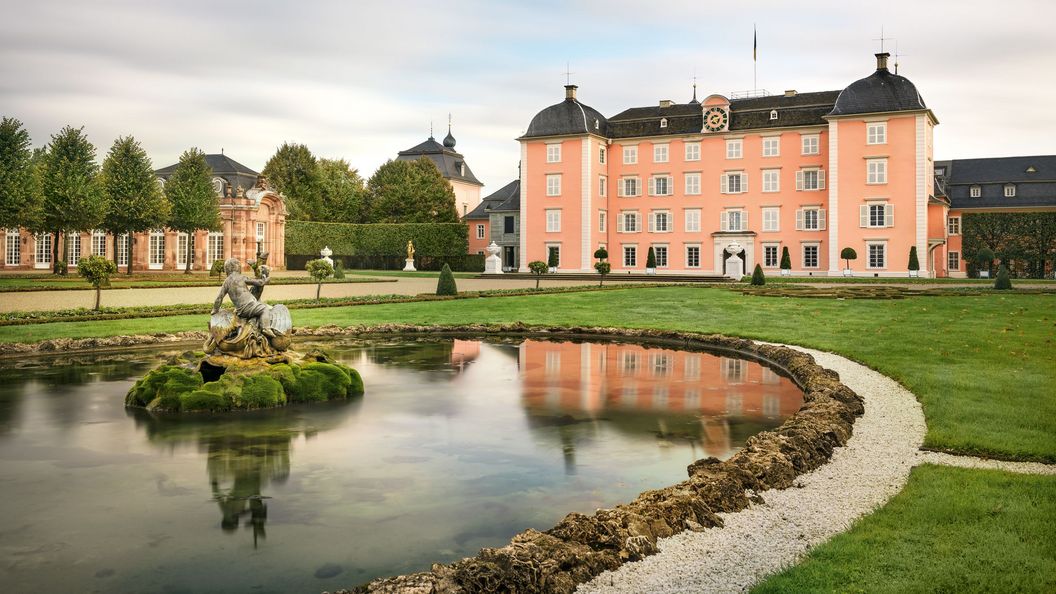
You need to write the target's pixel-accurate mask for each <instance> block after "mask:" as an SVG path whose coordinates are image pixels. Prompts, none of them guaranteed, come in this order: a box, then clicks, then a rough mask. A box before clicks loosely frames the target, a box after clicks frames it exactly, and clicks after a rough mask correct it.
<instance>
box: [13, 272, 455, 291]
mask: <svg viewBox="0 0 1056 594" xmlns="http://www.w3.org/2000/svg"><path fill="white" fill-rule="evenodd" d="M435 274H436V275H439V273H435ZM220 282H221V280H220V279H218V278H216V277H210V276H208V275H205V274H188V275H184V274H178V273H177V274H167V275H160V274H154V275H132V276H127V275H121V274H115V275H114V276H112V277H110V289H156V288H162V287H212V286H216V287H219V286H220ZM368 282H392V281H391V279H382V278H376V279H372V278H362V277H355V278H344V279H340V280H338V279H327V280H326V281H324V283H323V284H330V283H368ZM269 284H271V285H308V284H315V281H314V280H312V279H311V278H308V277H306V276H305V277H290V276H285V277H284V276H275V277H272V278H271V280H270V282H269ZM91 288H92V287H91V285H90V284H88V282H87V281H86V280H84V279H83V278H81V277H80V276H78V275H77V273H76V272H72V273H70V274H69V275H67V276H53V275H50V274H49V275H44V274H40V275H24V276H0V293H3V292H11V291H76V290H88V289H91Z"/></svg>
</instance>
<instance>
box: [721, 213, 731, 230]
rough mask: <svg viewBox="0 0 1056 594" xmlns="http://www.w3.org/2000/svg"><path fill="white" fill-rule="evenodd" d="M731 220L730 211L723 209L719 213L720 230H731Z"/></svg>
mask: <svg viewBox="0 0 1056 594" xmlns="http://www.w3.org/2000/svg"><path fill="white" fill-rule="evenodd" d="M729 220H730V217H729V213H727V212H726V211H725V210H724V211H722V212H721V213H720V214H719V230H720V231H729V230H730V223H729Z"/></svg>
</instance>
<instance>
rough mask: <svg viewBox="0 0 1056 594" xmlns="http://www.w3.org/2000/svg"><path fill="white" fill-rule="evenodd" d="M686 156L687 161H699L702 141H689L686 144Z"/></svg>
mask: <svg viewBox="0 0 1056 594" xmlns="http://www.w3.org/2000/svg"><path fill="white" fill-rule="evenodd" d="M685 156H686V161H699V160H700V143H699V142H687V143H686V144H685Z"/></svg>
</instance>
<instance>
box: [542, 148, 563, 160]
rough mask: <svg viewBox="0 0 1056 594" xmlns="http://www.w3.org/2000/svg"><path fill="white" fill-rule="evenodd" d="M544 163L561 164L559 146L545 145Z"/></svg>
mask: <svg viewBox="0 0 1056 594" xmlns="http://www.w3.org/2000/svg"><path fill="white" fill-rule="evenodd" d="M546 162H547V163H560V162H561V145H560V144H548V145H546Z"/></svg>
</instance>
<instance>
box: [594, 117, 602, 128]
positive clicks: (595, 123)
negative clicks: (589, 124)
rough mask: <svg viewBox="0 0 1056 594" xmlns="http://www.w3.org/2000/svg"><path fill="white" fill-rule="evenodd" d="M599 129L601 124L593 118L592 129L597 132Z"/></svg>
mask: <svg viewBox="0 0 1056 594" xmlns="http://www.w3.org/2000/svg"><path fill="white" fill-rule="evenodd" d="M600 127H601V122H599V121H598V119H597V118H594V129H595V130H597V129H598V128H600Z"/></svg>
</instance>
